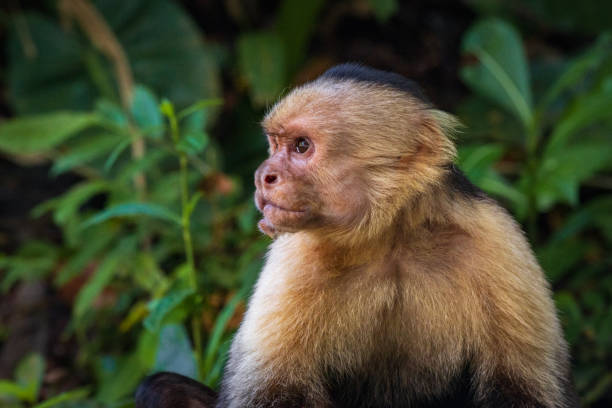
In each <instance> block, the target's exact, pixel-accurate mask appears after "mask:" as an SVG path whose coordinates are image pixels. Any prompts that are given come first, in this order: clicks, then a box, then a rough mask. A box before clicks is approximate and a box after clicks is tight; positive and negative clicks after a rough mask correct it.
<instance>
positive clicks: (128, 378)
mask: <svg viewBox="0 0 612 408" xmlns="http://www.w3.org/2000/svg"><path fill="white" fill-rule="evenodd" d="M146 372H147V367H144V366H143V365H142V363H141V361H140V359H139V356H138V355H137V354H136V353H132V354H129V355H128V356H127V357H126V358H124V359H122V360H121V361H120V363H119V366H118V367H117V369H116V370H115V372H114V373H113V375H112V376H109V377H107V378H106V381H104V382H103V383H102V384H100V386H99V389H98V392H97V395H96V399H97V400H99V401H100V402H103V403H106V404H111V403H115V402H117V401H119V400H120V399H121V398H123V397H125V396H127V395H129V394H131V393H133V392H134V390H135V388H136V386H137V385H138V383H139V382H140V381H142V378H143V377H144V375H145V374H146Z"/></svg>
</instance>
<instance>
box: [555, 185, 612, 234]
mask: <svg viewBox="0 0 612 408" xmlns="http://www.w3.org/2000/svg"><path fill="white" fill-rule="evenodd" d="M610 214H612V197H609V196H604V197H602V198H599V199H595V200H592V201H590V202H589V203H588V204H586V205H584V206H583V207H582V208H580V209H579V210H578V211H576V212H574V213H573V214H572V215H571V216H570V217H568V218H567V220H566V221H565V223H564V224H563V226H562V227H561V228H559V229H558V230H557V231H556V232H555V233H554V234H553V235H552V237H551V238H550V240H549V243H550V244H557V243H560V242H563V241H565V240H567V239H569V238H572V237H574V236H576V235H578V234H579V233H580V232H582V231H583V230H584V229H585V228H587V227H589V226H593V225H599V224H600V223H602V222H604V224H603V225H601V227H602V230H603V231H606V230H607V228H606V227H607V226H606V224H605V220H606V218H607V217H608V216H609V215H610Z"/></svg>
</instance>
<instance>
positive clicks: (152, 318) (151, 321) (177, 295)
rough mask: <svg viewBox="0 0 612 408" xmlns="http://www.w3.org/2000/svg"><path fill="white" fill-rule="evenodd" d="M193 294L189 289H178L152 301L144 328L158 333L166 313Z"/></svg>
mask: <svg viewBox="0 0 612 408" xmlns="http://www.w3.org/2000/svg"><path fill="white" fill-rule="evenodd" d="M193 293H194V290H193V289H191V288H182V289H181V288H178V289H174V290H172V291H171V292H170V293H168V294H167V295H166V296H164V297H163V298H161V299H155V300H153V301H152V302H151V303H149V310H150V311H151V313H150V314H149V316H147V318H146V319H145V320H144V326H145V327H146V328H147V330H149V331H151V332H156V331H158V330H159V328H160V326H161V324H162V322H163V320H164V318H165V317H166V316H167V315H168V313H170V312H171V311H172V310H173V309H174V308H176V307H177V306H179V305H180V304H181V303H183V301H184V300H185V299H187V298H188V297H189V296H190V295H192V294H193Z"/></svg>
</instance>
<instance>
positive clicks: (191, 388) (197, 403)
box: [136, 373, 217, 408]
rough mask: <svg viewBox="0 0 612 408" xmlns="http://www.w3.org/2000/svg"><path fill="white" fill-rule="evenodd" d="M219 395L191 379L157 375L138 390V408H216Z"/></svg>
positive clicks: (142, 384) (141, 384)
mask: <svg viewBox="0 0 612 408" xmlns="http://www.w3.org/2000/svg"><path fill="white" fill-rule="evenodd" d="M216 400H217V393H215V392H214V391H213V390H211V389H210V388H208V387H207V386H205V385H203V384H200V383H199V382H197V381H194V380H192V379H191V378H188V377H185V376H182V375H179V374H175V373H157V374H153V375H151V376H149V377H147V378H145V379H144V381H143V382H142V383H140V385H139V386H138V389H137V390H136V408H178V407H185V408H214V406H215V401H216Z"/></svg>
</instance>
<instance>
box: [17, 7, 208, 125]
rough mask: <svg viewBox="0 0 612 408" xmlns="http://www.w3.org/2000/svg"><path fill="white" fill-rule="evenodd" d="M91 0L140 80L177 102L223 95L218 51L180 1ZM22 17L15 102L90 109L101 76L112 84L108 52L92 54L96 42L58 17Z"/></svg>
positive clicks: (24, 107) (21, 109)
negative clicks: (27, 44)
mask: <svg viewBox="0 0 612 408" xmlns="http://www.w3.org/2000/svg"><path fill="white" fill-rule="evenodd" d="M92 3H93V4H94V5H95V7H96V8H97V9H98V11H99V12H100V14H101V15H102V16H103V18H104V19H105V21H106V23H108V25H109V26H110V28H111V30H112V31H113V33H114V34H115V35H116V36H117V38H118V41H119V43H120V44H121V45H122V47H123V48H124V50H125V52H126V54H127V58H128V60H129V61H130V65H131V68H132V72H133V76H134V79H135V81H136V83H139V84H144V85H146V86H148V87H150V88H151V89H152V90H154V91H155V93H156V94H158V95H165V96H167V97H168V98H169V99H171V100H173V101H175V103H176V104H177V106H186V105H188V104H189V103H191V102H193V101H194V100H199V99H203V98H210V97H214V96H216V95H218V94H219V91H220V81H219V72H218V67H217V57H216V52H215V51H213V49H212V48H211V47H209V46H207V45H205V44H204V42H203V35H202V31H201V30H200V29H198V27H197V26H196V25H195V24H194V23H193V21H192V20H191V18H190V17H189V15H188V14H186V13H185V12H184V11H183V10H182V9H181V7H180V5H179V4H178V3H176V2H174V1H170V0H131V1H129V2H126V1H123V0H95V1H93V2H92ZM18 18H19V23H18V24H15V25H14V26H13V27H12V30H11V31H10V32H9V38H8V47H7V48H8V51H9V52H8V55H9V57H8V58H7V61H8V64H9V66H8V81H7V82H8V89H9V91H8V94H9V95H11V100H10V102H11V105H12V106H13V107H14V108H15V109H16V111H17V112H18V113H19V114H24V113H32V112H35V113H38V112H43V111H49V110H53V109H90V108H91V107H92V106H93V103H94V101H95V100H97V99H98V97H99V96H100V94H101V91H100V88H98V87H99V86H100V83H101V82H103V81H100V80H97V78H99V77H104V78H106V82H109V80H110V81H112V80H114V78H115V76H114V72H113V71H112V64H110V63H108V62H107V61H106V59H105V58H104V57H100V58H91V57H90V55H91V54H92V49H93V46H92V45H91V43H90V41H89V40H87V39H86V38H83V36H82V35H81V31H80V30H76V29H72V30H65V29H63V28H62V27H61V26H60V24H59V19H57V18H56V17H55V16H53V18H47V17H44V16H42V15H39V14H34V13H31V14H30V13H28V14H23V15H19V16H18ZM14 20H15V21H17V20H18V19H17V18H15V19H14ZM24 27H25V29H26V30H27V33H28V39H31V44H32V47H27V48H24V46H23V42H22V39H23V36H22V35H20V33H21V32H22V31H23V30H24ZM160 27H163V30H160ZM32 48H33V49H34V51H31V49H32ZM216 48H218V46H217V47H216ZM24 50H26V51H25V52H24ZM28 51H29V52H28ZM94 55H96V54H95V53H94ZM92 60H93V62H92ZM113 85H114V84H112V82H111V84H110V86H111V87H113ZM106 87H108V86H106ZM113 88H114V87H113ZM112 91H115V89H112ZM104 93H105V94H108V93H109V92H107V91H105V92H104ZM113 93H115V94H116V92H113Z"/></svg>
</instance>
